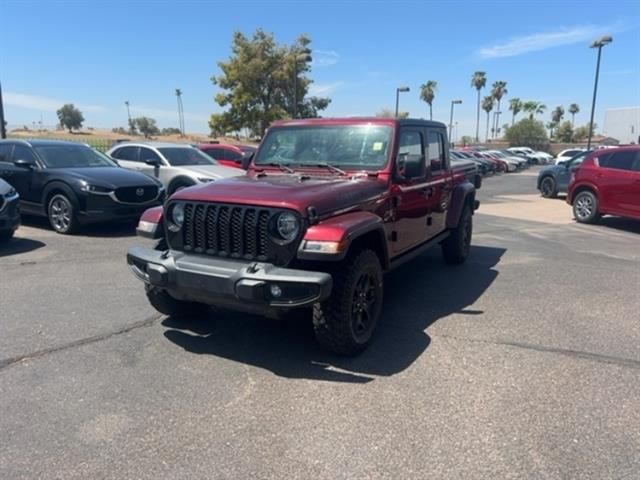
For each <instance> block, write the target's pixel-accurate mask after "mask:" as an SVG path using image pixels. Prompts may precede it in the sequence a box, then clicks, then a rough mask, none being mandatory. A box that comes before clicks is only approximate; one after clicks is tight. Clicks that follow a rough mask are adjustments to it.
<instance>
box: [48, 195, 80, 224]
mask: <svg viewBox="0 0 640 480" xmlns="http://www.w3.org/2000/svg"><path fill="white" fill-rule="evenodd" d="M47 217H48V218H49V223H50V224H51V227H52V228H53V229H54V230H55V231H56V232H57V233H62V234H71V233H73V232H75V231H76V230H77V229H78V219H77V218H76V207H75V205H74V203H73V202H72V201H71V199H70V198H69V197H68V196H67V195H65V194H63V193H57V194H55V195H54V196H53V197H51V199H50V200H49V204H48V205H47Z"/></svg>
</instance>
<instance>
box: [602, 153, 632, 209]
mask: <svg viewBox="0 0 640 480" xmlns="http://www.w3.org/2000/svg"><path fill="white" fill-rule="evenodd" d="M636 156H637V152H636V151H633V150H622V151H619V152H615V153H603V154H602V155H599V156H598V165H599V167H598V170H597V172H596V183H597V185H598V187H599V188H600V208H601V209H602V210H603V211H604V212H606V213H614V214H619V215H633V214H634V210H635V208H636V207H634V198H635V197H636V188H637V187H635V185H636V184H635V181H634V180H635V178H634V177H635V172H634V170H633V169H634V166H635V159H636Z"/></svg>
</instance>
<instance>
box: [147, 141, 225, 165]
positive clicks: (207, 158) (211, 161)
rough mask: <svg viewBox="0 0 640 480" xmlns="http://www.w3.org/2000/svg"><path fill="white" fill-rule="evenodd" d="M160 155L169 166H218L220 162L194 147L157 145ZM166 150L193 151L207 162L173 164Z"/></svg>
mask: <svg viewBox="0 0 640 480" xmlns="http://www.w3.org/2000/svg"><path fill="white" fill-rule="evenodd" d="M157 150H158V152H160V155H162V157H163V158H164V159H165V160H166V161H167V163H168V164H169V166H171V167H176V168H180V167H210V166H219V165H220V164H219V163H218V162H217V161H216V160H215V159H213V158H211V157H210V156H209V155H208V154H206V153H205V152H203V151H202V150H200V149H198V148H195V147H182V146H170V147H157ZM167 150H185V151H195V152H196V155H199V156H200V157H201V158H202V159H203V160H205V161H206V162H207V163H186V164H174V163H173V162H172V161H171V157H170V156H169V155H167Z"/></svg>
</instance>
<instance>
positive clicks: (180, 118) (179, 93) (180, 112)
mask: <svg viewBox="0 0 640 480" xmlns="http://www.w3.org/2000/svg"><path fill="white" fill-rule="evenodd" d="M176 97H177V99H178V127H180V136H181V137H184V113H183V112H184V110H183V109H182V90H180V89H179V88H176Z"/></svg>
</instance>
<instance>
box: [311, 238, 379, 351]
mask: <svg viewBox="0 0 640 480" xmlns="http://www.w3.org/2000/svg"><path fill="white" fill-rule="evenodd" d="M382 295H383V287H382V267H381V266H380V260H379V259H378V256H377V255H376V254H375V252H373V251H372V250H361V251H360V252H357V253H356V254H355V255H351V256H350V257H349V258H348V259H347V260H346V262H344V263H343V264H342V265H340V267H339V268H337V269H336V270H335V272H334V274H333V289H332V294H331V297H330V298H329V299H328V300H327V301H325V302H322V303H317V304H315V305H314V307H313V326H314V331H315V335H316V339H317V340H318V343H319V344H320V345H321V346H322V347H324V348H326V349H328V350H331V351H332V352H335V353H338V354H341V355H355V354H357V353H359V352H361V351H362V350H364V349H365V348H366V347H367V346H368V345H369V344H370V343H371V340H372V338H373V334H374V332H375V329H376V326H377V324H378V320H379V318H380V313H381V311H382Z"/></svg>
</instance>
